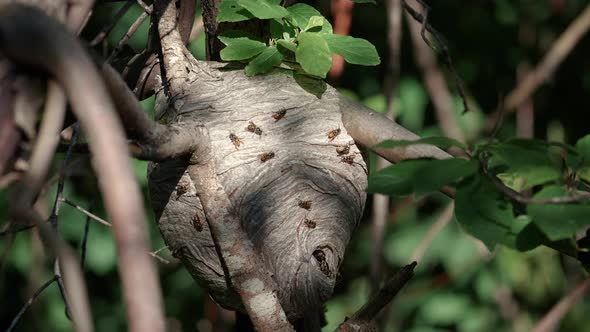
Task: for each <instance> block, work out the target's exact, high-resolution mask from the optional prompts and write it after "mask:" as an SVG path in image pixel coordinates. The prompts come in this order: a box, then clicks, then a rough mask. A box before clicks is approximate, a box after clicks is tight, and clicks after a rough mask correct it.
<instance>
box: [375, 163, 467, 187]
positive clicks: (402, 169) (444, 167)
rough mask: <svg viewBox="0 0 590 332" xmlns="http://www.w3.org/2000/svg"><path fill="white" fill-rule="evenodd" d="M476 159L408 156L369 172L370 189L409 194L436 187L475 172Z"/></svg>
mask: <svg viewBox="0 0 590 332" xmlns="http://www.w3.org/2000/svg"><path fill="white" fill-rule="evenodd" d="M478 168H479V163H478V162H477V161H475V160H465V159H459V158H449V159H442V160H436V159H433V160H429V159H422V160H407V161H402V162H400V163H398V164H395V165H392V166H389V167H387V168H385V169H383V170H381V171H379V172H378V173H376V174H374V175H371V176H369V188H368V191H369V192H377V193H381V194H386V195H408V194H411V193H413V192H415V193H418V194H424V193H429V192H433V191H437V190H439V189H440V188H442V187H444V186H445V185H448V184H451V183H454V182H456V181H458V180H460V179H462V178H465V177H468V176H471V175H473V174H474V173H475V172H477V170H478Z"/></svg>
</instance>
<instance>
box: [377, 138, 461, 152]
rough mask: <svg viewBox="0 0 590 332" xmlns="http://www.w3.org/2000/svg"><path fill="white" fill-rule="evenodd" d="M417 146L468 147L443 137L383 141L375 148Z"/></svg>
mask: <svg viewBox="0 0 590 332" xmlns="http://www.w3.org/2000/svg"><path fill="white" fill-rule="evenodd" d="M416 144H428V145H434V146H436V147H439V148H441V149H448V148H450V147H453V146H454V147H458V148H461V149H463V150H465V149H466V148H467V147H466V146H465V144H463V143H461V142H459V141H457V140H455V139H452V138H448V137H442V136H431V137H424V138H419V139H417V140H414V141H408V140H399V141H394V140H386V141H383V142H381V143H379V144H377V145H376V146H375V147H376V148H386V149H390V148H397V147H403V146H409V145H416Z"/></svg>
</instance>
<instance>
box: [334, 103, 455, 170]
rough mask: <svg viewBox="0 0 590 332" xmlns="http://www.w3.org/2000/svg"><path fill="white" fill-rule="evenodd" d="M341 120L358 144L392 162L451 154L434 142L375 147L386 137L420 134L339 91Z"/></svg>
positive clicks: (414, 136)
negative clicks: (436, 145)
mask: <svg viewBox="0 0 590 332" xmlns="http://www.w3.org/2000/svg"><path fill="white" fill-rule="evenodd" d="M340 110H341V112H342V122H343V123H344V126H345V127H346V130H347V131H348V133H349V134H350V136H352V138H353V139H354V140H355V142H356V143H357V144H361V145H363V146H365V147H367V148H369V149H371V150H373V151H375V152H376V153H377V154H379V155H380V156H381V157H383V158H385V159H387V160H389V161H390V162H392V163H396V162H399V161H401V160H405V159H419V158H434V159H446V158H451V155H450V154H448V153H446V152H444V151H443V150H441V149H439V148H437V147H435V146H433V145H424V144H416V145H410V146H406V147H398V148H393V149H383V148H375V145H377V144H379V143H381V142H383V141H385V140H389V139H391V140H416V139H418V138H419V137H418V136H417V135H416V134H414V133H412V132H411V131H409V130H407V129H406V128H404V127H402V126H400V125H399V124H397V123H395V122H394V121H392V120H390V119H388V118H387V117H386V116H384V115H382V114H379V113H377V112H375V111H373V110H371V109H370V108H368V107H366V106H364V105H362V104H360V103H358V102H355V101H353V100H351V99H349V98H347V97H345V96H342V95H340Z"/></svg>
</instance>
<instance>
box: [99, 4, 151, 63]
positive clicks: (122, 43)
mask: <svg viewBox="0 0 590 332" xmlns="http://www.w3.org/2000/svg"><path fill="white" fill-rule="evenodd" d="M151 8H152V6H150V7H149V10H150V12H151ZM148 15H149V14H148V12H147V11H146V12H143V13H141V15H139V17H138V18H137V19H136V20H135V22H133V24H131V26H130V27H129V30H127V32H125V35H124V36H123V37H122V38H121V40H119V43H118V44H117V47H115V49H114V50H113V52H112V53H111V55H109V57H108V59H107V62H108V63H110V62H111V61H113V59H114V58H115V57H116V56H117V54H119V52H120V51H121V50H122V49H123V47H124V46H125V45H127V43H128V42H129V39H131V36H133V35H134V34H135V32H137V29H139V27H140V26H141V25H142V24H143V22H144V21H145V19H146V18H147V17H148Z"/></svg>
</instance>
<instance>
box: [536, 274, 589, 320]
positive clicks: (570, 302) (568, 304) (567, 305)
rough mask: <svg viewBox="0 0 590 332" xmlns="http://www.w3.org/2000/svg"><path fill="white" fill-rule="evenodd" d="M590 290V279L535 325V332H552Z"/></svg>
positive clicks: (583, 282)
mask: <svg viewBox="0 0 590 332" xmlns="http://www.w3.org/2000/svg"><path fill="white" fill-rule="evenodd" d="M589 288H590V278H587V279H586V280H584V281H582V283H581V284H579V285H578V286H577V287H576V288H574V289H573V290H572V291H571V292H570V293H569V294H568V295H566V296H565V297H564V298H562V299H561V300H560V301H559V302H558V303H557V304H556V305H555V306H554V307H553V308H551V310H550V311H549V312H548V313H547V314H546V315H545V317H543V319H541V321H539V322H538V323H537V325H535V327H534V328H533V330H532V331H533V332H551V331H554V330H555V328H557V325H558V324H559V322H560V321H561V320H562V319H563V317H564V316H565V314H567V312H568V311H569V310H570V309H571V308H572V307H573V306H574V305H575V304H576V302H578V300H579V299H580V298H581V297H582V296H583V295H584V294H585V293H586V292H587V291H588V289H589Z"/></svg>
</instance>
